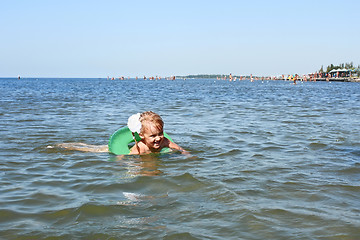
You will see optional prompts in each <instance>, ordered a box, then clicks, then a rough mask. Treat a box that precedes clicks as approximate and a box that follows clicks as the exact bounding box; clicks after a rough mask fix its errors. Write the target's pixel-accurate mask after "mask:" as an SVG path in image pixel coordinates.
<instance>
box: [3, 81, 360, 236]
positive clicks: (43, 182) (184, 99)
mask: <svg viewBox="0 0 360 240" xmlns="http://www.w3.org/2000/svg"><path fill="white" fill-rule="evenodd" d="M147 110H152V111H154V112H157V113H159V114H160V115H161V116H162V117H163V120H164V122H165V131H166V132H167V133H168V134H169V135H170V136H171V137H172V138H173V140H174V141H175V142H176V143H177V144H179V145H180V146H182V147H183V148H185V149H187V150H188V151H189V152H190V153H191V154H190V155H183V154H180V153H177V152H174V153H169V154H162V155H156V154H155V155H145V156H124V157H122V158H121V157H116V156H114V155H112V154H109V153H94V152H81V151H69V150H66V149H62V148H58V147H56V146H57V144H59V143H72V142H77V143H85V144H92V145H104V144H107V141H108V139H109V137H110V135H111V134H112V133H113V132H114V131H116V130H117V129H118V128H120V127H122V126H125V125H126V122H127V118H128V117H129V116H130V115H132V114H135V113H137V112H142V111H147ZM359 130H360V84H358V83H334V82H298V84H297V85H294V84H292V83H291V82H286V81H254V82H251V81H247V80H245V81H236V82H228V81H222V80H219V81H218V80H214V79H199V80H186V81H185V80H181V79H177V80H175V81H167V80H158V81H144V80H135V79H130V80H124V81H121V80H114V81H110V80H106V79H21V80H17V79H0V136H1V138H0V139H1V140H0V149H1V150H0V170H1V171H0V238H1V239H360V201H359V199H360V131H359Z"/></svg>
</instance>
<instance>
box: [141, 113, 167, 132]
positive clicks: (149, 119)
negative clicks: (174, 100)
mask: <svg viewBox="0 0 360 240" xmlns="http://www.w3.org/2000/svg"><path fill="white" fill-rule="evenodd" d="M140 122H141V125H142V126H141V130H140V132H141V133H142V132H143V131H144V129H148V128H149V125H150V124H151V125H153V126H154V127H155V128H156V129H158V130H163V129H164V121H163V120H162V118H161V117H160V115H159V114H157V113H154V112H152V111H147V112H143V113H141V114H140Z"/></svg>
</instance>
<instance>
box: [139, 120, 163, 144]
mask: <svg viewBox="0 0 360 240" xmlns="http://www.w3.org/2000/svg"><path fill="white" fill-rule="evenodd" d="M140 137H141V138H142V140H143V141H144V143H145V144H146V146H147V147H148V148H149V149H150V150H155V151H156V150H160V149H161V146H162V142H163V140H164V131H163V129H158V128H156V127H155V126H154V125H152V124H148V125H147V126H146V127H145V128H144V130H143V131H142V133H141V134H140Z"/></svg>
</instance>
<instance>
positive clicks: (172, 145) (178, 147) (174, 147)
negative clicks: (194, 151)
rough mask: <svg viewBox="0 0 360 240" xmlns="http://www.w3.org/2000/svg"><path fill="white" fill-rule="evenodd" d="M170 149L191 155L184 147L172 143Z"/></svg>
mask: <svg viewBox="0 0 360 240" xmlns="http://www.w3.org/2000/svg"><path fill="white" fill-rule="evenodd" d="M169 148H171V149H176V150H179V151H180V152H181V153H183V154H189V152H188V151H186V150H184V149H183V148H182V147H180V146H179V145H177V144H176V143H174V142H171V141H169Z"/></svg>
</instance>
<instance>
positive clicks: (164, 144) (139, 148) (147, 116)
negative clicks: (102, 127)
mask: <svg viewBox="0 0 360 240" xmlns="http://www.w3.org/2000/svg"><path fill="white" fill-rule="evenodd" d="M129 125H134V126H137V127H138V129H132V126H129ZM128 126H129V129H130V130H131V131H132V132H133V131H134V130H137V131H139V136H140V138H141V140H140V141H139V142H136V143H135V145H134V146H133V147H132V148H131V149H130V154H147V153H155V152H160V151H161V149H163V148H171V149H175V150H179V151H181V152H183V153H186V151H185V150H184V149H182V148H181V147H180V146H179V145H177V144H176V143H174V142H171V141H170V140H169V139H167V138H166V137H164V122H163V120H162V118H161V117H160V116H159V115H158V114H156V113H154V112H152V111H147V112H143V113H141V114H135V115H133V116H131V117H130V118H129V123H128ZM135 128H136V127H135Z"/></svg>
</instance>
